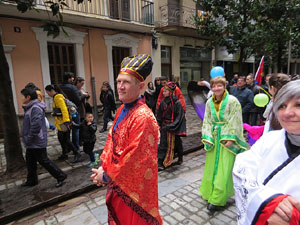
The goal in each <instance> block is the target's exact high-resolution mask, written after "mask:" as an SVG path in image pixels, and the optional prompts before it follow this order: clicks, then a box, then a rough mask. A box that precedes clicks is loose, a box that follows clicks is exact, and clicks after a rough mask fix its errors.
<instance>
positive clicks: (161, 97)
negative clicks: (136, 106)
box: [156, 88, 164, 110]
mask: <svg viewBox="0 0 300 225" xmlns="http://www.w3.org/2000/svg"><path fill="white" fill-rule="evenodd" d="M163 90H164V88H161V89H160V92H159V95H158V98H157V102H156V110H158V108H159V105H160V102H161V101H162V100H163V99H164V95H163Z"/></svg>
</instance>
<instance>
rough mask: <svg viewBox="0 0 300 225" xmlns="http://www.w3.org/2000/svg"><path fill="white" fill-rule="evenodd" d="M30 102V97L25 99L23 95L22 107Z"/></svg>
mask: <svg viewBox="0 0 300 225" xmlns="http://www.w3.org/2000/svg"><path fill="white" fill-rule="evenodd" d="M29 102H30V96H29V95H28V96H27V97H25V96H24V95H22V103H23V105H26V104H28V103H29Z"/></svg>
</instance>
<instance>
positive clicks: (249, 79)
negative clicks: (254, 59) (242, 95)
mask: <svg viewBox="0 0 300 225" xmlns="http://www.w3.org/2000/svg"><path fill="white" fill-rule="evenodd" d="M246 83H247V85H252V84H253V79H252V77H251V76H247V78H246Z"/></svg>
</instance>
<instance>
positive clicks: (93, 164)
mask: <svg viewBox="0 0 300 225" xmlns="http://www.w3.org/2000/svg"><path fill="white" fill-rule="evenodd" d="M97 164H98V163H97V162H96V161H95V162H90V163H89V164H88V167H95V166H97Z"/></svg>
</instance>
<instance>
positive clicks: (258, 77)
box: [255, 56, 265, 86]
mask: <svg viewBox="0 0 300 225" xmlns="http://www.w3.org/2000/svg"><path fill="white" fill-rule="evenodd" d="M264 60H265V56H263V57H261V60H260V63H259V67H258V68H257V71H256V73H255V80H256V81H257V85H259V86H260V84H261V78H262V72H263V68H264Z"/></svg>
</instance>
